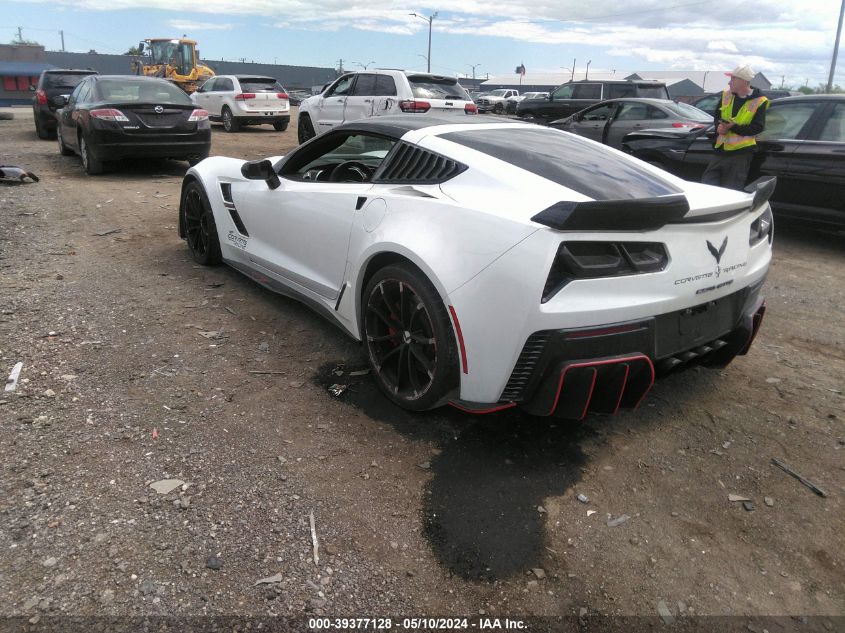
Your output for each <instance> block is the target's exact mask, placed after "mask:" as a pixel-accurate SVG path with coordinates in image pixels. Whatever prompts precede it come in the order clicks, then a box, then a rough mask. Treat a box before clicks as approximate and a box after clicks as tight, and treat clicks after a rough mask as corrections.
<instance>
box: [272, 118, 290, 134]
mask: <svg viewBox="0 0 845 633" xmlns="http://www.w3.org/2000/svg"><path fill="white" fill-rule="evenodd" d="M273 129H275V130H276V131H277V132H284V131H285V130H286V129H288V121H276V122H275V123H273Z"/></svg>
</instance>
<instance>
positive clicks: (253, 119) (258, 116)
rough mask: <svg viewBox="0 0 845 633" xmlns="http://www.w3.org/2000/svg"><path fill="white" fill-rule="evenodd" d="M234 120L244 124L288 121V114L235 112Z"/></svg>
mask: <svg viewBox="0 0 845 633" xmlns="http://www.w3.org/2000/svg"><path fill="white" fill-rule="evenodd" d="M235 120H236V121H238V123H243V124H246V125H261V124H262V123H290V114H274V113H272V112H267V113H261V112H253V113H251V114H237V115H235Z"/></svg>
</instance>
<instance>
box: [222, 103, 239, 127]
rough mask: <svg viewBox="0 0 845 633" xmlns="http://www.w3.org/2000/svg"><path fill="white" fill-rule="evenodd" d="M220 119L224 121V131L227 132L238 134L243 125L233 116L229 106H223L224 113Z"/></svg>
mask: <svg viewBox="0 0 845 633" xmlns="http://www.w3.org/2000/svg"><path fill="white" fill-rule="evenodd" d="M220 118H221V119H222V121H223V129H224V130H226V131H227V132H237V131H238V130H240V129H241V124H240V123H238V120H237V119H236V118H235V117H234V115H233V114H232V111H231V110H230V109H229V106H223V111H222V112H221V113H220Z"/></svg>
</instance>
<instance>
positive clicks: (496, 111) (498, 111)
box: [493, 103, 505, 114]
mask: <svg viewBox="0 0 845 633" xmlns="http://www.w3.org/2000/svg"><path fill="white" fill-rule="evenodd" d="M504 109H505V108H504V106H503V105H502V104H501V103H497V104H496V105H494V106H493V114H501V113H502V111H503V110H504Z"/></svg>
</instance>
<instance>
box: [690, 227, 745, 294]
mask: <svg viewBox="0 0 845 633" xmlns="http://www.w3.org/2000/svg"><path fill="white" fill-rule="evenodd" d="M705 245H706V246H707V250H708V251H710V254H711V255H712V256H713V259H715V260H716V269H715V270H712V271H708V272H703V273H699V274H697V275H691V276H689V277H683V278H681V279H676V280H675V285H676V286H682V285H684V284H690V283H695V282H697V281H703V280H709V279H719V278H720V277H721V276H722V273H731V272H733V271H735V270H738V269H740V268H744V267H745V266H747V265H748V261H747V260H746V261H744V262H742V263H739V264H731V265H730V266H724V267H723V266H722V265H721V262H722V257H723V256H724V254H725V251H726V250H727V248H728V236H727V235H726V236H725V239H724V240H722V244H721V246H719V248H716V246H715V245H714V244H713V243H712V242H710V240H706V241H705ZM733 282H734V280H733V279H728V280H725V281H722V282H719V283H717V284H714V285H712V286H706V287H704V288H699V289H698V290H696V291H695V294H697V295H700V294H704V293H705V292H712V291H713V290H718V289H719V288H724V287H725V286H729V285H731V284H732V283H733Z"/></svg>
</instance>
